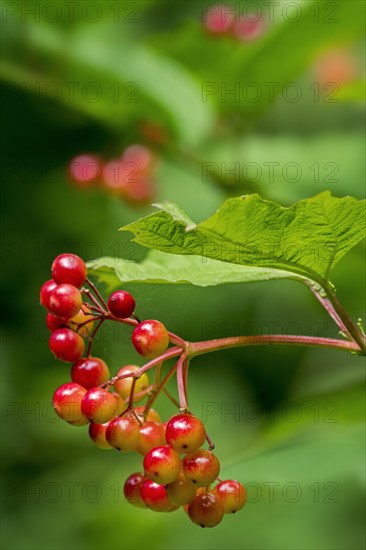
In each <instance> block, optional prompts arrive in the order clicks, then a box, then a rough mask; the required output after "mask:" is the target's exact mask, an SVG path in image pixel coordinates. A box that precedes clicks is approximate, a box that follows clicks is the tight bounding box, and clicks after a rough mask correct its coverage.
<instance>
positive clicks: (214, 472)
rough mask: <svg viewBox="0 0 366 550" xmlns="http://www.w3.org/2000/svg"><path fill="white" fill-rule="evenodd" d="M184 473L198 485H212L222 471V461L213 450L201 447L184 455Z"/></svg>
mask: <svg viewBox="0 0 366 550" xmlns="http://www.w3.org/2000/svg"><path fill="white" fill-rule="evenodd" d="M183 473H184V475H185V476H186V478H187V479H189V480H191V481H192V483H195V484H196V485H197V486H206V485H210V484H211V483H213V482H214V481H215V480H216V478H217V476H218V475H219V473H220V462H219V460H218V458H217V457H216V456H215V455H214V454H213V453H212V452H211V451H206V450H204V449H201V450H199V451H196V452H195V453H190V454H188V455H186V456H185V457H184V459H183Z"/></svg>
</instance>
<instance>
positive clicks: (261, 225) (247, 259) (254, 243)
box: [121, 191, 366, 285]
mask: <svg viewBox="0 0 366 550" xmlns="http://www.w3.org/2000/svg"><path fill="white" fill-rule="evenodd" d="M365 206H366V201H358V200H356V199H354V198H353V197H344V198H336V197H333V196H332V195H331V194H330V192H328V191H325V192H323V193H320V194H319V195H316V196H315V197H312V198H310V199H306V200H302V201H299V202H297V203H295V204H293V205H292V206H290V207H288V208H285V207H283V206H281V205H279V204H277V203H275V202H272V201H267V200H264V199H262V198H261V197H259V196H258V195H257V194H254V195H245V196H243V197H236V198H232V199H228V200H227V201H225V202H224V203H223V205H222V206H221V208H220V209H219V210H218V211H217V212H216V213H215V214H214V215H213V216H211V217H210V218H209V219H208V220H206V221H204V222H201V223H199V224H197V225H196V224H194V223H193V222H191V221H190V220H189V218H188V217H187V216H186V215H183V214H182V213H181V211H180V209H179V208H178V207H174V206H173V205H171V204H168V205H164V204H162V205H158V207H159V208H160V210H159V212H156V213H154V214H151V215H149V216H147V217H145V218H142V219H140V220H138V221H136V222H134V223H131V224H129V225H126V226H125V227H123V228H121V229H122V230H124V231H131V232H132V233H134V235H135V238H134V240H135V241H136V242H138V243H140V244H142V245H144V246H147V247H149V248H155V249H157V250H161V251H164V252H169V253H171V254H193V255H198V256H203V257H208V258H213V259H216V260H220V261H225V262H230V263H232V264H239V265H249V266H255V267H267V268H271V269H282V270H286V271H290V272H292V273H296V274H298V275H302V276H305V277H308V278H310V279H312V280H314V281H317V282H319V283H320V284H322V285H323V284H324V283H325V281H326V280H327V279H328V275H329V271H330V270H331V269H332V267H334V265H335V264H336V263H337V262H338V261H339V260H340V259H341V258H342V257H343V256H344V254H346V252H348V250H350V249H351V248H352V247H353V246H355V245H356V244H357V243H358V242H359V241H360V240H361V239H362V238H363V237H364V236H365V230H366V225H365V213H366V212H365Z"/></svg>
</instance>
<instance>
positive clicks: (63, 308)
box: [49, 284, 83, 319]
mask: <svg viewBox="0 0 366 550" xmlns="http://www.w3.org/2000/svg"><path fill="white" fill-rule="evenodd" d="M82 303H83V299H82V297H81V294H80V291H79V290H78V289H77V288H76V287H75V286H73V285H69V284H61V285H57V286H56V288H54V289H53V290H52V292H51V293H50V297H49V310H50V312H51V313H53V314H54V315H57V316H58V317H65V318H66V319H70V318H71V317H74V316H75V315H77V314H78V313H79V311H80V308H81V305H82Z"/></svg>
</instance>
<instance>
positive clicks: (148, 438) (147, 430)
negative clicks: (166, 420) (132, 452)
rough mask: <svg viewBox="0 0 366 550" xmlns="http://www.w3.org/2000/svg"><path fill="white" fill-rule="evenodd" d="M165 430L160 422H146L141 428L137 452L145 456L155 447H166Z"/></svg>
mask: <svg viewBox="0 0 366 550" xmlns="http://www.w3.org/2000/svg"><path fill="white" fill-rule="evenodd" d="M165 444H166V441H165V430H164V427H163V425H162V424H159V423H158V422H145V423H144V424H143V425H142V426H140V435H139V441H138V445H137V447H136V451H137V452H138V453H140V454H141V455H143V456H145V455H146V454H147V453H148V452H149V451H151V449H153V448H154V447H159V446H161V445H165Z"/></svg>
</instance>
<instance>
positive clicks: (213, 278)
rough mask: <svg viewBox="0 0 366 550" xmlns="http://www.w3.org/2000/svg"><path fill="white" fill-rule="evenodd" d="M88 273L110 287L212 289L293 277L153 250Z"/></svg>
mask: <svg viewBox="0 0 366 550" xmlns="http://www.w3.org/2000/svg"><path fill="white" fill-rule="evenodd" d="M88 269H89V272H90V273H92V274H93V275H95V276H96V277H97V278H98V279H99V280H100V281H101V282H104V283H105V284H107V285H108V287H109V288H114V287H116V286H118V284H119V283H120V282H123V283H155V284H159V283H171V284H192V285H196V286H214V285H221V284H225V283H249V282H254V281H268V280H270V279H284V278H289V277H290V278H294V277H295V276H294V275H293V274H291V273H288V272H286V271H280V270H279V269H267V268H263V267H251V266H243V265H230V264H228V263H226V262H220V261H218V260H212V259H210V258H203V257H202V256H178V255H175V254H165V253H164V252H158V251H156V250H152V251H151V252H150V253H149V254H148V255H147V257H146V258H145V259H144V260H143V261H142V262H140V263H137V262H126V261H125V260H124V259H121V258H118V259H116V258H112V257H104V258H100V259H99V260H97V261H95V262H90V263H89V265H88Z"/></svg>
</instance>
